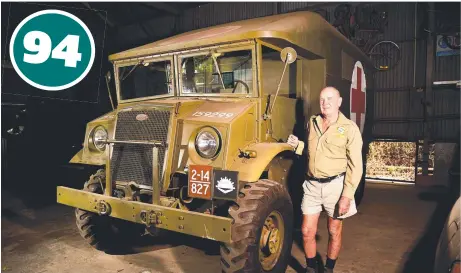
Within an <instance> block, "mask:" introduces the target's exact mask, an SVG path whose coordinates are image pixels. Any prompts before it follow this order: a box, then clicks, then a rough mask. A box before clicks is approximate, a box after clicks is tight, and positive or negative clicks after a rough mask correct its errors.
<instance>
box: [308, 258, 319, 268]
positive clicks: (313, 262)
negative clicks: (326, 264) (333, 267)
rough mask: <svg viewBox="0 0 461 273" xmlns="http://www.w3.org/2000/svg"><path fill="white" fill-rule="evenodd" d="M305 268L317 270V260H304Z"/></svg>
mask: <svg viewBox="0 0 461 273" xmlns="http://www.w3.org/2000/svg"><path fill="white" fill-rule="evenodd" d="M306 262H307V267H310V268H317V260H315V257H314V258H306Z"/></svg>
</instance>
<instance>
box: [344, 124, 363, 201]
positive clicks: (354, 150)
mask: <svg viewBox="0 0 461 273" xmlns="http://www.w3.org/2000/svg"><path fill="white" fill-rule="evenodd" d="M351 127H352V128H351V130H350V131H349V136H348V140H347V146H346V156H347V169H346V178H345V181H344V190H343V193H342V196H345V197H347V198H349V199H354V194H355V190H356V189H357V187H358V185H359V183H360V180H361V179H362V173H363V159H362V146H363V141H362V135H361V133H360V130H359V128H358V127H357V125H356V124H355V123H354V124H353V126H351Z"/></svg>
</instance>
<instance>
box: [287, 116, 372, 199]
mask: <svg viewBox="0 0 461 273" xmlns="http://www.w3.org/2000/svg"><path fill="white" fill-rule="evenodd" d="M321 128H322V118H321V116H320V115H315V116H312V117H311V118H310V119H309V124H308V131H307V136H308V145H307V152H308V162H309V163H308V175H309V176H314V177H316V178H325V177H330V176H334V175H338V174H340V173H343V172H346V178H345V180H344V189H343V193H342V195H343V196H346V197H348V198H350V199H353V198H354V193H355V190H356V189H357V186H358V185H359V183H360V180H361V179H362V173H363V163H362V145H363V141H362V135H361V133H360V130H359V128H358V126H357V125H356V124H355V123H354V122H353V121H351V120H349V119H347V118H346V117H345V116H344V115H343V114H342V113H341V112H340V113H339V117H338V120H337V121H336V122H335V123H332V124H331V125H330V127H329V128H328V129H327V130H326V131H325V132H324V133H323V134H322V132H321ZM303 149H304V143H303V142H302V141H300V142H299V146H298V148H297V149H296V153H298V154H300V153H302V150H303Z"/></svg>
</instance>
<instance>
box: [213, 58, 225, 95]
mask: <svg viewBox="0 0 461 273" xmlns="http://www.w3.org/2000/svg"><path fill="white" fill-rule="evenodd" d="M211 58H212V59H213V63H214V65H215V67H216V70H218V75H219V79H220V80H221V84H222V88H223V89H226V87H225V86H224V81H223V79H222V75H221V71H220V70H219V65H218V62H217V61H216V57H215V56H214V55H213V53H212V54H211Z"/></svg>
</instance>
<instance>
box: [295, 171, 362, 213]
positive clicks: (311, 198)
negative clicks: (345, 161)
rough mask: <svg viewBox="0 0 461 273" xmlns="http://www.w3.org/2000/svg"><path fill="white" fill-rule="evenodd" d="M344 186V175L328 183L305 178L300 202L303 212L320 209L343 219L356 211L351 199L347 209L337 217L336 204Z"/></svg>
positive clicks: (312, 211)
mask: <svg viewBox="0 0 461 273" xmlns="http://www.w3.org/2000/svg"><path fill="white" fill-rule="evenodd" d="M343 188H344V175H343V176H340V177H337V178H335V179H333V180H331V181H330V182H328V183H320V182H318V181H313V180H306V181H304V183H303V189H304V196H303V201H302V203H301V210H302V211H303V214H317V213H320V212H322V209H323V210H325V211H326V212H327V213H328V216H330V217H332V218H338V219H344V218H347V217H350V216H352V215H354V214H356V213H357V207H356V205H355V200H351V205H350V208H349V211H348V212H347V213H346V214H345V215H343V216H341V217H338V216H339V214H338V207H337V206H336V204H337V203H338V201H339V198H340V197H341V194H342V192H343Z"/></svg>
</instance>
